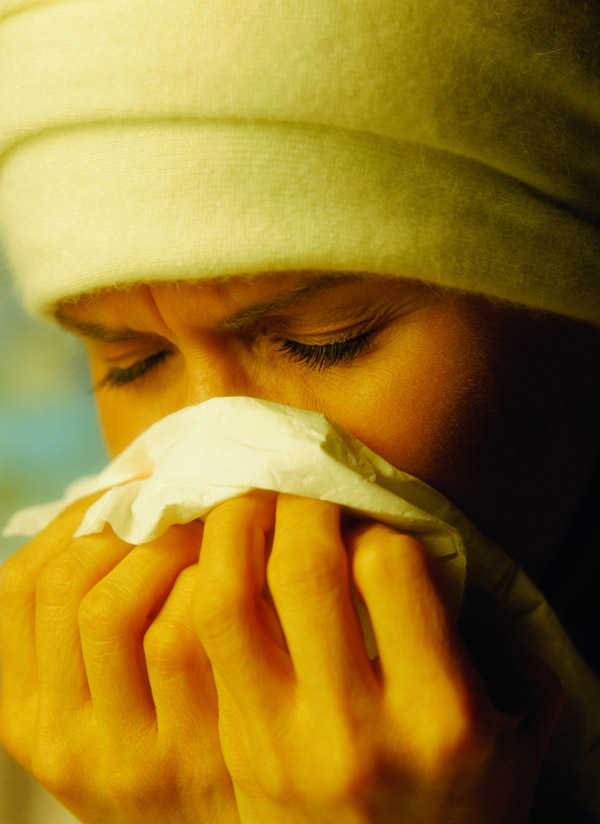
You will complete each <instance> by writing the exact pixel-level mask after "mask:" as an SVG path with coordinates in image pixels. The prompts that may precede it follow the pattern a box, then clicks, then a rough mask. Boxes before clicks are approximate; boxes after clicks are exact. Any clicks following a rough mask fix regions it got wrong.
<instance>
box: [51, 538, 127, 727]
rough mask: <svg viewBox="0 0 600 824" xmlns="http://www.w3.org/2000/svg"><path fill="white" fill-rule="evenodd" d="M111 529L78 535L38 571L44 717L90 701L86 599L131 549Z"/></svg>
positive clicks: (72, 708) (67, 711)
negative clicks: (82, 622) (83, 629)
mask: <svg viewBox="0 0 600 824" xmlns="http://www.w3.org/2000/svg"><path fill="white" fill-rule="evenodd" d="M131 549H132V547H131V544H127V543H125V542H124V541H121V540H120V539H119V538H117V537H116V536H115V535H114V533H113V532H112V530H111V529H110V528H109V527H107V528H105V530H104V532H103V533H102V534H100V535H90V536H85V537H82V538H78V539H75V540H74V541H72V542H71V543H70V545H69V546H68V548H67V549H65V550H64V551H63V552H61V553H60V554H59V555H58V556H57V557H56V558H53V559H52V560H51V561H48V563H46V565H45V566H44V567H43V568H42V570H41V571H40V574H39V576H38V581H37V589H36V616H35V619H36V655H37V664H38V678H39V690H40V708H41V709H42V715H43V717H45V718H47V719H52V720H53V721H55V720H56V718H57V716H59V715H64V714H65V713H67V714H68V713H70V712H73V711H75V710H76V709H77V708H78V707H79V706H81V705H82V704H83V703H85V702H86V701H88V700H89V697H90V694H89V688H88V681H87V676H86V672H85V664H84V660H83V654H82V650H81V639H80V633H79V606H80V603H81V601H82V599H83V597H84V596H85V595H86V594H87V593H88V592H89V591H90V590H91V589H92V588H93V587H94V586H95V585H96V584H97V583H98V582H99V581H101V580H102V579H103V578H104V577H105V576H106V575H107V574H108V573H109V572H110V571H111V570H112V569H113V568H114V567H115V566H116V565H117V564H118V563H120V562H121V561H122V560H123V558H124V557H125V556H126V555H127V554H128V553H129V552H130V551H131Z"/></svg>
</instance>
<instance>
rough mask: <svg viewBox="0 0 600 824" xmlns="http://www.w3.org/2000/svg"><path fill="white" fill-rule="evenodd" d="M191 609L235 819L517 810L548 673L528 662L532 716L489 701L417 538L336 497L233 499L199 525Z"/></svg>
mask: <svg viewBox="0 0 600 824" xmlns="http://www.w3.org/2000/svg"><path fill="white" fill-rule="evenodd" d="M273 529H274V533H273V537H272V548H271V549H270V553H269V536H270V534H271V530H273ZM350 578H352V580H353V582H354V585H355V586H356V589H357V590H358V592H359V593H360V596H361V598H362V599H363V601H364V603H365V605H366V607H367V609H368V612H369V615H370V618H371V621H372V624H373V628H374V632H375V637H376V641H377V646H378V650H379V658H378V659H377V660H376V661H375V662H373V663H372V662H371V661H369V659H368V657H367V653H366V650H365V645H364V641H363V638H362V633H361V630H360V627H359V623H358V620H357V617H356V613H355V610H354V608H353V605H352V602H351V596H350V587H349V580H350ZM271 598H272V601H271V600H270V599H271ZM192 615H193V624H194V626H195V628H196V631H197V633H198V637H199V639H200V641H201V643H202V645H203V647H204V649H205V650H206V652H207V654H208V656H209V658H210V660H211V662H212V664H213V670H214V672H215V681H216V684H217V690H218V693H219V727H220V738H221V745H222V749H223V754H224V757H225V760H226V763H227V766H228V768H229V771H230V774H231V777H232V779H233V782H234V787H235V792H236V797H237V802H238V811H239V815H240V820H241V821H242V822H244V824H254V823H255V822H260V824H319V822H323V823H324V822H332V821H335V822H336V824H367V822H369V824H372V822H390V823H391V822H394V824H400V822H406V824H520V822H525V821H526V820H527V815H528V810H529V806H530V804H531V798H532V795H533V792H534V788H535V784H536V779H537V775H538V771H539V768H540V765H541V762H542V760H543V757H544V754H545V751H546V748H547V745H548V742H549V739H550V736H551V733H552V730H553V728H554V725H555V723H556V720H557V718H558V714H559V712H560V707H561V688H560V685H559V683H558V679H557V678H556V677H555V676H554V675H553V673H552V672H551V671H550V670H549V668H547V667H545V666H544V665H542V664H541V662H538V663H537V664H535V665H534V664H533V662H530V663H531V664H532V665H531V666H529V669H528V673H527V675H528V678H529V680H530V682H531V683H532V686H533V688H534V691H535V692H536V699H535V701H534V703H533V705H532V707H531V709H530V710H529V712H528V714H527V715H526V716H525V717H522V718H519V717H513V716H509V715H503V714H502V713H501V712H499V711H498V710H496V709H495V708H494V706H493V705H492V703H491V701H490V699H489V697H488V695H487V693H486V691H485V689H484V687H483V683H482V681H481V679H480V677H479V675H478V673H477V672H476V670H475V668H474V666H473V664H472V662H471V661H470V658H469V655H468V653H467V650H466V649H465V647H464V645H463V644H462V642H461V639H460V637H459V635H458V633H457V631H456V629H455V627H454V625H453V623H452V621H451V619H450V618H449V615H448V612H447V610H446V608H445V605H444V603H443V601H442V599H441V597H440V594H439V591H438V587H437V585H436V562H435V560H434V559H432V558H431V557H430V556H429V555H428V553H427V551H426V550H425V549H424V547H423V546H422V545H421V544H420V543H419V542H418V541H416V540H415V539H414V538H411V537H407V536H405V535H401V534H398V533H397V532H396V531H394V530H393V529H391V528H388V527H385V526H383V525H381V524H374V523H368V524H365V523H363V524H360V525H358V526H357V525H354V526H353V527H350V528H349V529H347V530H346V531H342V530H341V528H340V513H339V508H338V507H337V506H335V505H333V504H328V503H324V502H318V501H314V500H309V499H306V498H298V497H293V496H289V495H279V496H275V495H273V494H271V493H262V492H255V493H251V494H250V495H247V496H244V497H241V498H238V499H234V500H230V501H227V502H225V503H223V504H222V505H221V506H219V507H217V508H216V509H215V510H213V511H212V512H211V513H210V514H209V516H208V518H207V521H206V525H205V531H204V536H203V543H202V552H201V555H200V562H199V565H198V579H197V584H196V589H195V592H194V597H193V603H192Z"/></svg>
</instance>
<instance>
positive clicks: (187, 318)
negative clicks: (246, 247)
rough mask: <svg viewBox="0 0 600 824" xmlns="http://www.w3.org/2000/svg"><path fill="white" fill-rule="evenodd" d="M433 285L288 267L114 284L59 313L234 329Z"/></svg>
mask: <svg viewBox="0 0 600 824" xmlns="http://www.w3.org/2000/svg"><path fill="white" fill-rule="evenodd" d="M432 291H433V287H431V286H427V285H425V284H423V283H419V282H417V281H412V280H408V279H403V278H394V277H382V276H373V275H368V274H357V273H347V272H344V273H323V272H285V273H270V274H263V275H256V276H254V277H239V276H236V277H231V278H226V279H225V278H220V279H219V280H215V281H206V280H203V281H179V282H169V283H154V284H146V285H140V286H137V287H133V288H132V287H128V288H118V287H115V288H111V289H106V290H102V291H101V292H97V293H95V294H90V295H83V296H81V297H80V298H78V299H76V300H71V301H69V302H68V303H66V304H63V305H61V306H60V307H59V309H58V311H57V313H56V317H57V319H58V320H59V321H60V322H62V323H63V324H64V325H65V326H71V327H73V326H74V325H75V324H77V323H78V324H93V323H102V324H103V325H105V326H108V327H111V328H115V329H124V328H135V329H139V330H144V329H145V328H147V327H152V330H153V331H154V332H157V331H158V328H157V327H161V326H163V325H164V323H165V321H166V322H168V321H169V319H172V318H177V322H178V323H181V324H184V325H194V324H197V323H200V322H202V323H204V322H206V323H211V324H213V323H214V324H216V325H218V326H220V327H222V328H227V329H229V330H230V331H239V330H241V329H242V328H243V326H244V325H248V324H249V323H251V322H254V321H256V320H258V319H260V317H262V316H263V315H265V314H268V313H270V312H274V311H277V310H281V311H284V310H287V311H292V312H293V311H294V310H295V309H296V308H298V309H299V310H300V309H301V308H302V306H303V305H304V304H306V303H309V305H310V307H311V311H312V312H315V311H318V310H319V309H321V310H323V311H325V310H328V311H330V310H331V308H332V307H333V306H335V305H338V306H339V308H340V311H345V312H346V313H347V312H348V309H349V307H348V306H346V307H345V310H344V309H343V307H344V304H350V306H352V305H354V303H355V302H356V303H358V302H360V303H361V304H362V305H365V304H368V303H369V302H370V301H372V300H375V299H376V298H379V299H380V300H381V299H382V298H383V299H387V298H388V297H389V298H390V299H391V298H393V297H396V296H400V297H401V298H402V299H403V300H406V301H412V300H414V299H415V298H422V297H427V296H429V295H430V293H431V292H432Z"/></svg>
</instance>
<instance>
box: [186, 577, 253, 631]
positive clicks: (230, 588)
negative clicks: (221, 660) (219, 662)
mask: <svg viewBox="0 0 600 824" xmlns="http://www.w3.org/2000/svg"><path fill="white" fill-rule="evenodd" d="M248 599H249V595H248V593H247V592H246V591H245V589H244V588H243V586H240V585H239V584H236V582H234V581H229V582H228V583H226V582H224V581H222V582H220V584H219V585H215V586H211V587H208V588H207V589H205V591H204V592H203V593H202V594H201V595H200V597H198V598H197V600H196V604H195V607H194V611H193V616H194V627H195V629H196V631H197V632H198V634H199V636H200V637H201V638H202V639H203V640H204V641H208V642H210V641H211V640H218V639H220V638H222V637H224V636H227V635H229V634H230V633H231V632H232V631H235V630H236V629H237V627H238V626H239V624H240V622H241V621H243V620H244V616H245V615H246V614H247V611H248V608H249V604H248Z"/></svg>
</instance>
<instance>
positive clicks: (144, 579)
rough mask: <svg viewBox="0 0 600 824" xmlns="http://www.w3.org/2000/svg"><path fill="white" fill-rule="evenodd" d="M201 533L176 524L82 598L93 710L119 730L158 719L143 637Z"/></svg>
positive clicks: (198, 528) (83, 640) (134, 551)
mask: <svg viewBox="0 0 600 824" xmlns="http://www.w3.org/2000/svg"><path fill="white" fill-rule="evenodd" d="M200 536H201V524H199V523H198V522H192V523H191V524H187V525H186V526H172V527H171V528H170V529H169V530H167V532H166V533H165V534H164V535H163V536H161V538H159V539H157V540H156V541H152V542H151V543H147V544H142V545H141V546H138V547H135V548H134V549H132V550H131V552H129V554H128V555H126V556H125V558H123V560H122V561H121V562H120V563H119V564H118V565H117V566H116V567H115V568H114V569H112V570H111V571H110V572H109V573H108V575H106V577H105V578H103V580H102V581H100V582H99V583H98V584H96V586H94V587H93V588H92V589H91V590H90V591H89V592H88V594H87V595H85V596H84V598H83V600H82V601H81V605H80V608H79V629H80V634H81V649H82V653H83V659H84V662H85V669H86V674H87V679H88V684H89V688H90V695H91V699H92V703H93V707H94V714H95V716H96V717H97V718H101V719H102V723H103V724H104V725H105V726H107V727H111V728H114V729H115V732H116V733H118V732H119V728H121V730H120V731H122V725H123V723H124V722H126V723H127V724H128V725H129V726H131V725H134V724H142V725H146V724H148V723H151V722H154V720H155V714H154V705H153V702H152V694H151V691H150V685H149V683H148V675H147V672H146V664H145V660H144V654H143V646H142V644H143V636H144V632H145V631H146V629H147V627H148V624H149V622H150V616H152V615H153V614H156V612H158V610H159V609H160V607H161V606H162V604H163V602H164V600H165V599H166V597H167V595H168V593H169V592H170V590H171V588H172V586H173V584H174V582H175V579H176V578H177V575H178V574H179V573H180V572H181V570H182V569H183V568H185V567H186V566H189V565H190V564H192V563H194V561H196V559H197V556H198V549H199V543H200Z"/></svg>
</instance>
